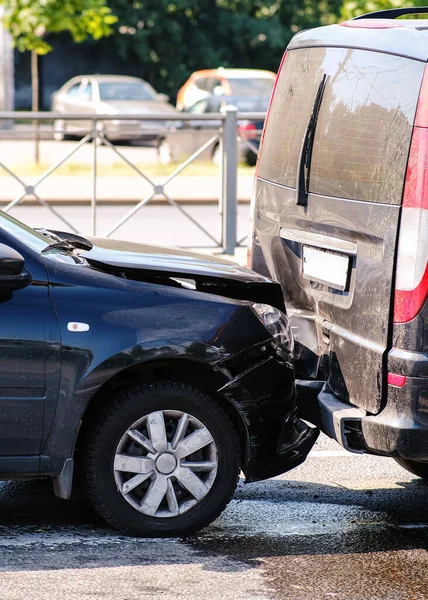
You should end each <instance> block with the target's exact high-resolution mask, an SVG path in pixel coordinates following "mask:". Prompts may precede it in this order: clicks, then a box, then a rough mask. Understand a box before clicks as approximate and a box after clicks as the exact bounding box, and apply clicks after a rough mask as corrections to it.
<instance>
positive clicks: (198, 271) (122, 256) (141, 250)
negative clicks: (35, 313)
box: [80, 238, 271, 283]
mask: <svg viewBox="0 0 428 600" xmlns="http://www.w3.org/2000/svg"><path fill="white" fill-rule="evenodd" d="M90 240H91V242H92V243H93V244H94V247H93V248H92V250H90V251H88V252H82V253H80V254H81V256H84V257H85V258H86V260H87V261H88V262H89V263H90V264H92V265H94V266H97V267H99V268H103V266H105V267H112V268H113V269H115V270H116V269H118V270H122V271H123V270H125V271H126V270H128V269H129V270H132V271H134V270H142V271H154V272H160V273H163V274H165V275H168V276H174V277H179V276H180V277H192V276H195V275H196V276H200V275H202V276H205V277H213V278H215V279H231V280H234V281H240V282H242V283H251V282H255V283H257V282H258V283H262V282H266V283H268V282H269V283H270V282H271V280H270V279H268V278H267V277H263V276H262V275H259V274H258V273H254V272H253V271H250V270H249V269H246V268H245V267H240V266H239V265H237V264H235V263H233V262H230V261H228V260H225V259H223V258H219V257H216V256H209V255H206V254H197V253H196V252H187V251H184V250H179V249H177V248H166V247H162V246H149V245H146V244H136V243H133V242H124V241H118V240H111V239H105V238H90Z"/></svg>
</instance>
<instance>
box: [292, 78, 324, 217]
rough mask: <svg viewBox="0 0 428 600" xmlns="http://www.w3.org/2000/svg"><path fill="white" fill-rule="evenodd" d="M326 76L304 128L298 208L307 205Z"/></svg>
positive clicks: (297, 194) (298, 180) (298, 178)
mask: <svg viewBox="0 0 428 600" xmlns="http://www.w3.org/2000/svg"><path fill="white" fill-rule="evenodd" d="M327 80H328V75H326V74H324V75H323V78H322V79H321V81H320V84H319V86H318V91H317V95H316V96H315V102H314V106H313V108H312V112H311V116H310V117H309V121H308V124H307V126H306V131H305V137H304V138H303V143H302V149H301V151H300V159H299V167H298V169H297V182H296V204H297V205H298V206H307V205H308V193H309V178H310V171H311V161H312V149H313V147H314V139H315V130H316V127H317V121H318V115H319V112H320V107H321V102H322V97H323V94H324V90H325V86H326V84H327Z"/></svg>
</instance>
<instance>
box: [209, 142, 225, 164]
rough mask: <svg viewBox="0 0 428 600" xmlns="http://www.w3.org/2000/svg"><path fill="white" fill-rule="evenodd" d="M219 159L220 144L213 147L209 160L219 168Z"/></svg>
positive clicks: (220, 157)
mask: <svg viewBox="0 0 428 600" xmlns="http://www.w3.org/2000/svg"><path fill="white" fill-rule="evenodd" d="M221 159H222V156H221V148H220V144H216V145H215V146H214V150H213V153H212V157H211V160H212V161H213V163H214V164H215V165H217V166H220V165H221Z"/></svg>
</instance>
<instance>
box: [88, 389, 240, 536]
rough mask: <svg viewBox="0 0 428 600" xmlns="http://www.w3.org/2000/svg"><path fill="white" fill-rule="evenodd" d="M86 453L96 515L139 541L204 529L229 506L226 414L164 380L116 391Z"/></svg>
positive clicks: (232, 471) (232, 469)
mask: <svg viewBox="0 0 428 600" xmlns="http://www.w3.org/2000/svg"><path fill="white" fill-rule="evenodd" d="M84 452H85V455H86V456H85V480H86V485H87V490H88V494H89V499H90V501H91V503H92V505H93V506H94V508H95V510H96V511H97V512H98V513H99V514H100V515H101V516H102V517H103V518H104V519H105V520H106V521H107V522H108V523H110V524H111V525H113V526H114V527H116V528H117V529H119V530H121V531H122V532H124V533H127V534H132V535H137V536H147V537H148V536H171V535H183V534H186V533H190V532H194V531H197V530H198V529H201V528H202V527H205V526H206V525H208V524H209V523H211V521H213V520H214V519H215V518H216V517H217V516H218V515H219V514H220V513H221V512H222V510H223V509H224V508H225V507H226V505H227V503H228V502H229V500H230V499H231V497H232V495H233V493H234V491H235V488H236V484H237V478H238V474H239V444H238V440H237V436H236V432H235V430H234V427H233V425H232V423H231V421H230V420H229V418H228V416H227V415H226V413H225V412H224V411H223V410H222V408H221V407H220V406H219V405H218V404H217V403H216V402H214V401H213V400H212V399H211V398H210V397H209V396H207V395H206V394H205V393H203V392H202V391H200V390H197V389H195V388H193V387H190V386H187V385H183V384H179V383H174V382H169V381H168V382H158V383H153V384H150V385H144V386H141V387H135V388H132V389H127V390H123V391H121V392H119V394H118V395H117V397H116V398H115V399H114V401H113V402H111V403H110V404H109V405H108V406H107V407H105V408H104V409H103V410H102V411H101V412H100V413H99V414H98V418H97V419H96V422H95V425H94V427H93V428H92V430H91V431H89V432H88V434H87V436H86V443H85V450H84Z"/></svg>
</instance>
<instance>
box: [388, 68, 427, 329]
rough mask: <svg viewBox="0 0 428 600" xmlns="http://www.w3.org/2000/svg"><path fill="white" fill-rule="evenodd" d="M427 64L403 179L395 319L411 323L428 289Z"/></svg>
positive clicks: (395, 320) (423, 301)
mask: <svg viewBox="0 0 428 600" xmlns="http://www.w3.org/2000/svg"><path fill="white" fill-rule="evenodd" d="M427 260H428V67H426V68H425V74H424V78H423V82H422V88H421V92H420V96H419V103H418V108H417V111H416V118H415V127H414V128H413V136H412V143H411V146H410V153H409V160H408V163H407V172H406V180H405V183H404V195H403V207H402V212H401V223H400V234H399V240H398V254H397V267H396V274H395V295H394V323H408V322H409V321H411V320H412V319H414V317H416V315H417V314H418V313H419V312H420V310H421V308H422V307H423V305H424V303H425V300H426V298H427V292H428V269H427Z"/></svg>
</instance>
